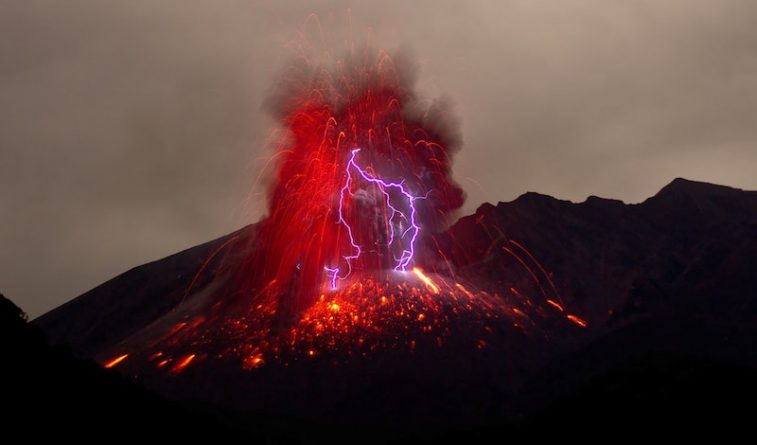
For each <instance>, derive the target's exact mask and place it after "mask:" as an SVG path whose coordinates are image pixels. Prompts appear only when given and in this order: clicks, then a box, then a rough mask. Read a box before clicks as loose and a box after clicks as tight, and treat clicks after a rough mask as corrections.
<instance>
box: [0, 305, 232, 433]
mask: <svg viewBox="0 0 757 445" xmlns="http://www.w3.org/2000/svg"><path fill="white" fill-rule="evenodd" d="M0 355H2V357H3V360H2V363H3V364H2V374H1V376H2V377H1V379H2V381H1V382H0V385H1V387H2V391H0V393H2V400H3V406H4V409H3V411H4V412H5V414H3V417H4V418H3V421H2V424H3V425H4V428H5V429H6V433H10V431H12V432H13V434H14V435H17V436H20V437H28V438H34V437H36V436H37V435H38V434H41V435H42V437H48V436H51V437H52V436H54V437H55V438H56V441H57V440H66V441H68V440H74V441H78V440H81V441H85V442H88V441H95V440H98V441H110V440H137V439H138V440H146V439H147V438H150V439H151V440H153V439H156V438H157V439H170V440H181V439H193V438H196V437H198V436H209V435H212V436H214V437H217V438H218V439H220V440H232V439H237V438H241V437H242V435H241V434H239V433H238V432H236V429H235V428H231V427H230V426H229V425H227V424H224V423H223V422H222V421H221V420H220V418H214V416H213V415H211V414H210V410H207V411H202V410H201V409H199V407H198V409H190V408H188V407H187V406H180V405H178V404H176V403H173V402H169V401H166V400H164V399H162V398H160V397H159V396H157V395H156V394H154V393H151V392H149V391H147V390H145V389H144V388H142V387H140V386H138V385H136V384H135V383H133V382H132V381H130V380H129V379H128V378H126V377H124V376H121V375H119V374H118V373H116V372H113V371H107V370H103V369H102V367H101V366H100V365H98V364H97V363H95V362H94V361H91V360H81V359H77V358H75V357H74V356H73V355H72V354H71V353H70V352H69V350H68V349H67V348H65V347H62V346H55V347H51V346H49V345H48V344H47V340H46V339H45V336H44V334H43V333H42V331H40V330H39V329H38V328H37V327H35V326H32V325H29V324H28V323H27V322H26V320H25V315H24V314H23V312H22V311H21V309H19V308H18V307H17V306H16V305H14V304H13V303H12V302H11V301H10V300H8V299H6V298H5V297H4V296H2V295H0ZM203 410H204V408H203Z"/></svg>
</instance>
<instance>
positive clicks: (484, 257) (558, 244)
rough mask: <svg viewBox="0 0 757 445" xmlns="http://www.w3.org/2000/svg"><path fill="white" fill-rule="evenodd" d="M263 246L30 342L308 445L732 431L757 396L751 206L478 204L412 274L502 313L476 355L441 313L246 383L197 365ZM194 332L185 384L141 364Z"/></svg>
mask: <svg viewBox="0 0 757 445" xmlns="http://www.w3.org/2000/svg"><path fill="white" fill-rule="evenodd" d="M255 236H256V233H255V226H249V227H247V228H244V229H242V230H240V231H238V232H236V233H235V234H231V235H229V236H227V237H223V238H220V239H218V240H215V241H212V242H209V243H206V244H203V245H200V246H197V247H194V248H191V249H188V250H185V251H183V252H181V253H178V254H176V255H173V256H171V257H168V258H166V259H163V260H160V261H156V262H153V263H150V264H146V265H144V266H140V267H138V268H135V269H132V270H131V271H128V272H126V273H124V274H122V275H120V276H119V277H116V278H114V279H113V280H110V281H108V282H106V283H103V284H102V285H100V286H98V287H97V288H95V289H93V290H91V291H89V292H87V293H86V294H84V295H82V296H81V297H79V298H77V299H75V300H73V301H71V302H70V303H68V304H66V305H63V306H61V307H60V308H57V309H55V310H53V311H51V312H50V313H48V314H45V315H44V316H42V317H40V318H39V319H38V320H35V324H37V325H38V326H40V327H41V328H42V329H43V330H44V331H45V332H46V333H47V334H48V335H49V336H50V338H51V339H52V341H53V342H54V343H55V344H67V345H70V346H71V348H72V349H73V350H74V351H76V353H77V354H79V355H81V356H83V357H93V358H96V359H98V360H100V361H103V362H104V361H106V360H109V359H111V358H113V357H116V356H118V355H119V354H123V353H124V351H128V352H130V353H131V355H130V356H129V357H130V359H129V361H127V362H124V364H123V365H122V366H120V368H119V369H120V372H122V373H124V374H126V375H131V376H138V377H139V381H140V382H141V383H142V384H144V385H145V386H146V387H148V388H150V389H151V390H154V391H156V392H157V393H158V394H161V395H162V396H163V397H166V398H169V399H177V400H178V399H180V400H190V401H201V402H202V403H207V404H212V405H214V406H217V407H220V409H223V410H228V411H233V412H234V414H233V416H232V417H233V418H234V419H236V420H235V421H234V422H235V424H237V425H245V424H249V423H250V422H252V423H254V422H257V421H259V419H260V416H261V415H264V416H270V417H268V419H269V420H270V424H271V425H274V427H273V430H277V427H276V426H275V425H288V424H296V425H299V426H301V427H303V428H305V429H306V430H308V431H310V435H294V436H291V437H296V438H297V439H301V440H314V439H315V438H317V437H330V438H331V439H332V440H336V437H335V435H334V434H331V433H332V432H333V430H334V429H336V430H337V431H338V433H339V434H338V436H339V437H341V438H344V439H345V440H347V439H348V438H349V436H350V434H351V433H352V432H353V431H370V432H372V434H370V436H371V437H372V438H373V439H375V440H376V441H379V442H380V441H381V440H383V439H385V438H387V437H399V436H402V435H405V434H411V435H415V436H414V437H415V440H419V441H420V440H432V439H442V438H449V437H453V436H449V435H444V436H439V435H438V434H439V432H440V431H444V432H449V431H450V430H455V431H464V430H466V429H476V430H479V431H480V430H481V429H482V428H483V429H487V428H493V429H495V430H497V431H499V432H501V433H502V434H505V433H506V434H510V435H513V434H518V433H524V434H529V435H532V434H536V433H538V432H542V431H544V430H545V429H546V428H549V426H550V425H559V426H560V428H564V429H570V428H572V426H571V425H582V427H584V428H589V427H591V424H592V423H593V422H603V423H607V424H613V423H617V424H618V425H622V426H623V428H626V429H630V430H634V431H639V430H649V428H650V426H651V425H663V426H668V427H670V428H673V427H674V426H675V428H679V427H680V425H681V422H692V421H696V422H697V427H700V428H704V427H708V426H710V427H714V426H723V425H727V427H728V428H729V431H734V430H737V429H740V428H741V427H743V426H744V423H742V420H743V416H742V415H741V414H742V412H741V411H739V410H738V409H736V407H737V406H739V404H741V403H744V402H748V401H749V400H750V398H753V397H754V396H755V395H756V394H755V384H754V382H755V381H757V380H755V377H757V376H756V375H755V366H756V365H757V348H755V347H754V345H755V344H757V274H755V273H754V264H757V192H750V191H742V190H737V189H733V188H729V187H723V186H717V185H712V184H705V183H699V182H694V181H687V180H683V179H676V180H675V181H673V182H672V183H671V184H669V185H668V186H666V187H664V188H663V189H662V190H661V191H660V192H659V193H657V194H656V195H655V196H653V197H651V198H649V199H647V200H646V201H644V202H642V203H640V204H632V205H627V204H624V203H623V202H621V201H617V200H610V199H603V198H598V197H589V198H588V199H587V200H586V201H585V202H582V203H571V202H569V201H562V200H558V199H555V198H552V197H549V196H545V195H540V194H537V193H526V194H524V195H522V196H521V197H519V198H518V199H516V200H514V201H512V202H509V203H498V204H497V205H492V204H484V205H482V206H481V207H480V208H479V209H478V210H477V211H476V213H475V214H473V215H470V216H466V217H463V218H461V219H460V220H459V221H458V222H457V223H456V224H454V225H453V226H452V227H450V228H449V229H448V230H447V231H445V232H443V233H441V234H436V235H435V236H434V237H430V238H428V239H427V240H426V245H425V246H424V250H423V252H424V253H423V255H424V256H423V257H422V258H420V260H419V261H422V264H424V265H429V269H433V270H434V272H435V273H437V275H436V276H437V277H447V278H449V279H450V282H451V283H453V286H450V287H454V283H456V282H464V283H474V285H479V288H480V289H484V288H485V289H488V294H487V295H490V296H492V297H493V298H501V299H502V301H503V302H504V303H503V305H504V306H505V307H508V308H512V309H511V312H512V314H513V315H512V317H513V318H509V319H503V320H506V323H501V324H500V325H496V326H488V325H487V326H486V328H488V331H487V332H488V334H487V335H488V337H487V338H486V340H485V341H480V342H479V343H478V344H479V345H480V347H475V346H474V347H470V346H469V344H468V343H469V341H470V340H479V338H480V337H473V336H474V335H477V333H478V332H480V329H479V328H481V324H483V323H482V322H481V319H480V318H475V317H468V318H466V317H465V316H461V315H460V313H461V312H459V311H458V312H456V311H455V310H456V309H457V308H456V307H452V309H455V310H452V309H450V310H449V311H448V312H446V313H443V314H442V316H443V317H444V316H446V319H445V320H447V321H448V324H447V325H445V326H446V327H445V329H446V331H445V332H446V333H447V334H448V336H447V337H445V339H444V340H445V341H441V338H440V337H438V338H433V336H432V337H430V340H429V344H430V345H431V347H427V348H423V347H421V348H415V347H413V348H395V349H391V348H387V349H386V350H380V351H377V352H375V353H372V355H370V358H363V357H368V356H367V355H359V356H358V357H357V358H355V357H353V356H349V361H344V360H342V361H340V360H341V359H343V358H345V357H347V356H348V355H349V354H347V353H345V355H344V357H340V356H338V354H337V355H332V356H327V355H325V354H324V355H320V354H316V353H315V351H314V352H313V354H312V357H313V358H312V359H310V358H308V359H307V360H292V361H290V362H286V363H284V362H283V361H282V362H276V361H273V360H271V361H270V362H267V361H266V362H265V364H264V365H263V366H260V367H259V368H255V370H254V371H251V370H250V369H249V368H248V369H243V367H242V366H240V363H239V359H238V358H234V357H229V356H228V355H224V354H222V353H220V351H225V350H221V349H211V348H208V349H201V348H202V347H205V346H206V345H207V344H210V343H212V342H211V341H210V340H209V339H210V338H211V337H213V341H215V342H216V343H214V344H217V343H219V342H222V341H224V340H225V339H226V338H227V337H223V335H226V334H223V333H224V332H228V331H226V328H227V327H228V326H226V325H224V324H223V320H224V319H223V318H222V317H218V316H216V317H215V324H211V323H208V321H209V320H212V319H213V317H211V316H209V314H210V313H211V312H210V311H211V309H210V308H215V307H218V306H222V305H223V304H224V303H225V299H226V297H227V295H226V294H224V292H222V291H219V289H223V287H222V286H223V284H224V282H225V281H224V280H227V278H228V276H227V275H224V273H223V271H224V269H222V268H220V267H219V265H220V264H222V263H225V264H227V265H228V264H232V265H233V264H234V263H235V262H239V261H240V260H241V259H242V258H243V257H244V255H245V254H246V253H247V252H245V251H244V249H242V248H240V246H242V247H244V248H250V249H252V248H255V242H254V241H255ZM515 253H518V254H519V255H516V254H515ZM424 267H425V266H424ZM198 271H200V273H199V274H197V272H198ZM376 298H378V296H376ZM547 299H552V301H551V303H550V305H551V306H550V305H546V304H545V301H546V300H547ZM557 300H559V303H557ZM438 301H441V300H437V302H438ZM563 306H564V308H563ZM555 308H559V310H558V309H555ZM516 309H517V311H516ZM568 313H569V314H578V315H580V318H579V319H578V320H580V323H579V322H576V320H575V319H574V320H573V321H574V322H573V323H571V322H570V321H568V320H569V319H566V317H564V315H565V314H568ZM555 314H558V315H559V316H554V315H555ZM245 323H246V321H245ZM195 324H196V325H197V326H200V329H201V330H200V335H197V336H194V337H192V336H187V337H186V339H187V341H186V343H185V342H183V341H179V342H177V343H179V345H180V347H183V346H184V345H185V344H189V345H191V346H192V347H195V346H197V348H200V351H201V352H200V353H199V355H198V356H197V357H198V359H197V360H195V361H194V362H192V366H190V367H188V368H187V369H186V371H185V372H182V373H181V374H180V375H175V374H173V375H172V374H171V373H170V371H167V370H166V368H162V365H160V363H161V362H160V361H157V360H154V361H151V360H149V359H147V357H149V356H150V354H152V352H153V351H151V350H150V351H148V348H142V345H144V344H147V343H149V342H153V341H154V342H158V341H159V340H160V339H162V338H164V334H165V335H169V336H170V335H172V334H171V332H173V331H171V329H172V328H173V327H177V329H179V330H180V329H184V327H185V326H194V325H195ZM242 325H244V326H247V329H250V330H254V329H255V326H252V325H245V324H244V323H242ZM209 326H211V327H209ZM202 329H204V331H203V330H202ZM429 329H431V327H429ZM242 332H244V331H242ZM402 332H403V331H393V332H392V331H388V332H383V333H382V335H387V336H388V337H387V338H391V339H393V340H397V339H400V336H401V333H402ZM266 341H267V339H266V338H263V339H262V340H260V343H265V342H266ZM203 342H206V343H203ZM466 342H468V343H466ZM198 345H199V346H198ZM437 345H438V347H437ZM242 346H244V345H242ZM252 346H253V347H254V346H256V345H252ZM188 351H189V350H188V349H187V350H186V351H181V352H182V354H184V355H180V354H178V353H177V354H174V358H180V357H182V356H184V357H189V355H187V354H188V353H189V352H188ZM192 351H193V352H192V354H194V353H195V352H194V351H195V350H194V349H192ZM159 352H160V351H159ZM274 353H275V351H274ZM194 358H195V355H192V356H191V358H190V359H189V360H192V359H194ZM267 358H268V356H266V359H267ZM332 359H333V360H332ZM174 363H175V362H174ZM258 363H263V362H258ZM164 364H165V363H164ZM56 366H57V365H56ZM35 372H41V371H39V370H37V371H35ZM108 374H109V375H110V374H111V373H108ZM57 383H58V384H59V383H60V382H59V381H58V382H57ZM674 416H682V419H683V420H682V421H681V422H678V421H676V422H674V421H673V417H674ZM294 418H296V419H298V420H297V421H296V422H294V423H292V422H293V421H292V419H294ZM274 419H277V420H274ZM282 419H287V420H282ZM687 419H688V420H687ZM334 423H338V424H339V426H335V425H334ZM378 430H381V431H383V433H382V434H376V431H378ZM692 431H693V430H692ZM445 434H446V433H445ZM460 434H469V433H468V432H466V433H462V432H461V433H460ZM454 437H457V436H454ZM460 439H461V440H462V436H461V437H460Z"/></svg>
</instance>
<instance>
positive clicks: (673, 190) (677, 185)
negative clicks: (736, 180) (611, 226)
mask: <svg viewBox="0 0 757 445" xmlns="http://www.w3.org/2000/svg"><path fill="white" fill-rule="evenodd" d="M742 191H743V190H741V189H737V188H734V187H728V186H725V185H717V184H711V183H709V182H703V181H692V180H690V179H685V178H675V179H674V180H673V181H671V182H670V184H668V185H666V186H665V187H663V188H662V189H660V191H659V192H657V194H656V195H655V196H653V197H652V198H655V197H658V196H665V195H671V194H675V195H681V194H683V195H688V196H692V197H694V196H695V197H705V196H713V195H726V194H728V195H730V194H734V193H740V192H742ZM652 198H650V199H652Z"/></svg>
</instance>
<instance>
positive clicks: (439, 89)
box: [0, 0, 757, 316]
mask: <svg viewBox="0 0 757 445" xmlns="http://www.w3.org/2000/svg"><path fill="white" fill-rule="evenodd" d="M348 9H351V11H352V12H351V16H352V29H353V35H358V36H371V37H370V38H371V39H372V40H373V41H374V42H376V44H377V45H379V46H381V47H384V48H387V49H389V50H392V49H396V48H398V47H400V46H405V45H407V46H409V47H410V48H411V49H412V50H413V52H414V53H415V54H416V55H417V57H418V63H419V65H420V70H421V72H420V80H419V87H420V90H421V93H423V94H424V96H427V97H429V98H431V97H435V96H438V95H441V94H445V95H448V96H449V97H451V98H452V99H453V101H454V103H455V104H456V110H457V114H458V115H459V116H460V119H461V122H462V132H463V137H464V142H465V145H464V147H463V150H462V151H461V152H460V153H459V155H458V157H457V159H456V164H455V172H456V174H455V176H456V178H457V179H458V181H459V182H460V183H461V184H462V185H463V186H464V188H465V189H466V191H467V193H468V204H467V205H466V211H472V210H473V209H475V208H476V207H477V206H478V205H479V204H480V203H481V202H483V201H494V202H496V201H504V200H510V199H512V198H514V197H516V196H518V195H519V194H521V193H523V192H525V191H529V190H532V191H539V192H542V193H546V194H550V195H553V196H556V197H559V198H564V199H570V200H574V201H582V200H584V199H585V198H586V196H588V195H591V194H596V195H601V196H605V197H614V198H620V199H623V200H625V201H627V202H638V201H640V200H643V199H644V198H646V197H648V196H650V195H651V194H654V193H655V192H656V191H657V190H658V189H659V188H660V187H662V186H663V185H665V184H666V183H668V182H669V181H670V180H672V179H673V178H674V177H677V176H683V177H687V178H690V179H699V180H705V181H710V182H716V183H722V184H727V185H732V186H736V187H741V188H748V189H757V174H755V172H757V146H756V144H757V125H755V124H754V120H755V116H757V3H755V2H753V1H731V0H720V1H710V0H701V1H697V0H690V1H689V0H664V1H663V0H649V1H616V2H607V1H602V0H599V1H567V0H566V1H559V2H557V1H554V2H546V1H544V2H542V1H535V0H529V1H526V0H523V1H507V0H502V1H496V2H495V1H459V2H450V1H436V0H435V1H413V2H407V1H394V0H392V1H381V2H374V3H373V4H369V3H368V2H349V1H321V2H318V3H315V2H306V1H298V2H292V1H269V2H262V1H232V0H228V1H218V0H214V1H183V0H173V1H168V0H137V1H129V2H103V1H81V0H67V1H65V2H61V1H55V0H47V1H35V0H6V1H4V2H2V4H1V5H0V46H1V48H2V49H1V50H0V55H1V56H0V103H2V104H3V107H2V111H0V113H2V115H1V116H0V117H1V118H0V150H1V151H0V153H1V155H0V210H1V211H2V224H0V243H1V244H0V245H1V246H2V250H0V292H3V293H5V294H6V295H7V296H8V297H10V298H12V299H14V300H15V301H16V302H17V303H18V304H20V305H21V306H22V307H23V308H24V309H25V310H26V311H27V312H28V313H29V314H30V315H31V316H36V315H39V314H41V313H43V312H44V311H47V310H49V309H51V308H53V307H55V306H57V305H59V304H61V303H63V302H65V301H66V300H68V299H70V298H73V297H75V296H76V295H78V294H80V293H82V292H84V291H86V290H88V289H90V288H91V287H93V286H95V285H97V284H99V283H100V282H102V281H105V280H106V279H108V278H110V277H112V276H114V275H116V274H118V273H120V272H123V271H124V270H126V269H128V268H130V267H133V266H135V265H138V264H141V263H144V262H146V261H149V260H153V259H157V258H160V257H162V256H165V255H168V254H170V253H173V252H175V251H177V250H180V249H182V248H186V247H189V246H192V245H194V244H197V243H199V242H202V241H205V240H208V239H210V238H213V237H216V236H219V235H222V234H224V233H227V232H229V231H232V230H234V229H236V228H238V227H240V226H241V225H244V224H246V223H247V222H252V221H254V220H256V219H257V218H258V217H260V215H261V214H262V213H263V206H262V205H261V201H260V198H261V196H262V195H261V193H262V189H261V188H260V187H258V188H257V189H256V190H254V193H253V194H252V195H250V190H251V188H252V185H253V182H254V178H255V177H256V176H257V174H258V173H259V172H260V169H261V167H262V165H263V162H264V161H265V159H266V158H267V156H268V153H267V152H266V149H265V145H266V138H267V135H268V134H269V132H270V131H271V129H272V128H274V126H275V123H274V122H273V121H271V119H270V118H269V117H268V116H267V115H266V113H265V112H264V111H263V109H262V106H261V104H262V102H263V99H264V98H265V97H266V95H267V94H268V91H269V88H270V85H271V83H272V79H273V78H274V77H275V75H276V73H277V70H278V69H279V68H280V66H281V65H282V63H283V62H284V61H285V60H286V58H287V57H288V54H289V53H288V52H287V50H286V49H285V46H286V44H287V42H290V41H291V39H292V36H293V35H294V34H295V32H296V31H297V29H298V28H300V27H301V25H302V23H303V22H304V20H305V18H306V17H307V16H308V14H310V13H316V14H317V15H318V16H319V17H320V19H321V22H322V23H323V24H324V29H325V30H326V32H327V33H330V34H331V35H332V36H340V35H346V31H345V30H346V29H347V28H348V27H347V23H348V20H347V19H346V16H347V13H346V12H347V10H348ZM304 30H305V32H306V33H309V34H311V35H315V34H317V31H316V28H315V26H314V25H309V26H306V27H305V28H304Z"/></svg>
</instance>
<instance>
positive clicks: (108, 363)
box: [103, 354, 129, 369]
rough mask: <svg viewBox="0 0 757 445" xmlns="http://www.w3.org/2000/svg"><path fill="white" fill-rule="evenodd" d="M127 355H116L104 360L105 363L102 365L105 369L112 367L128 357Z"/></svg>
mask: <svg viewBox="0 0 757 445" xmlns="http://www.w3.org/2000/svg"><path fill="white" fill-rule="evenodd" d="M128 356H129V354H123V355H119V356H118V357H116V358H114V359H112V360H110V361H108V362H106V363H105V364H104V365H103V367H104V368H105V369H110V368H112V367H114V366H116V365H118V364H119V363H121V362H122V361H124V360H126V357H128Z"/></svg>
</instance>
